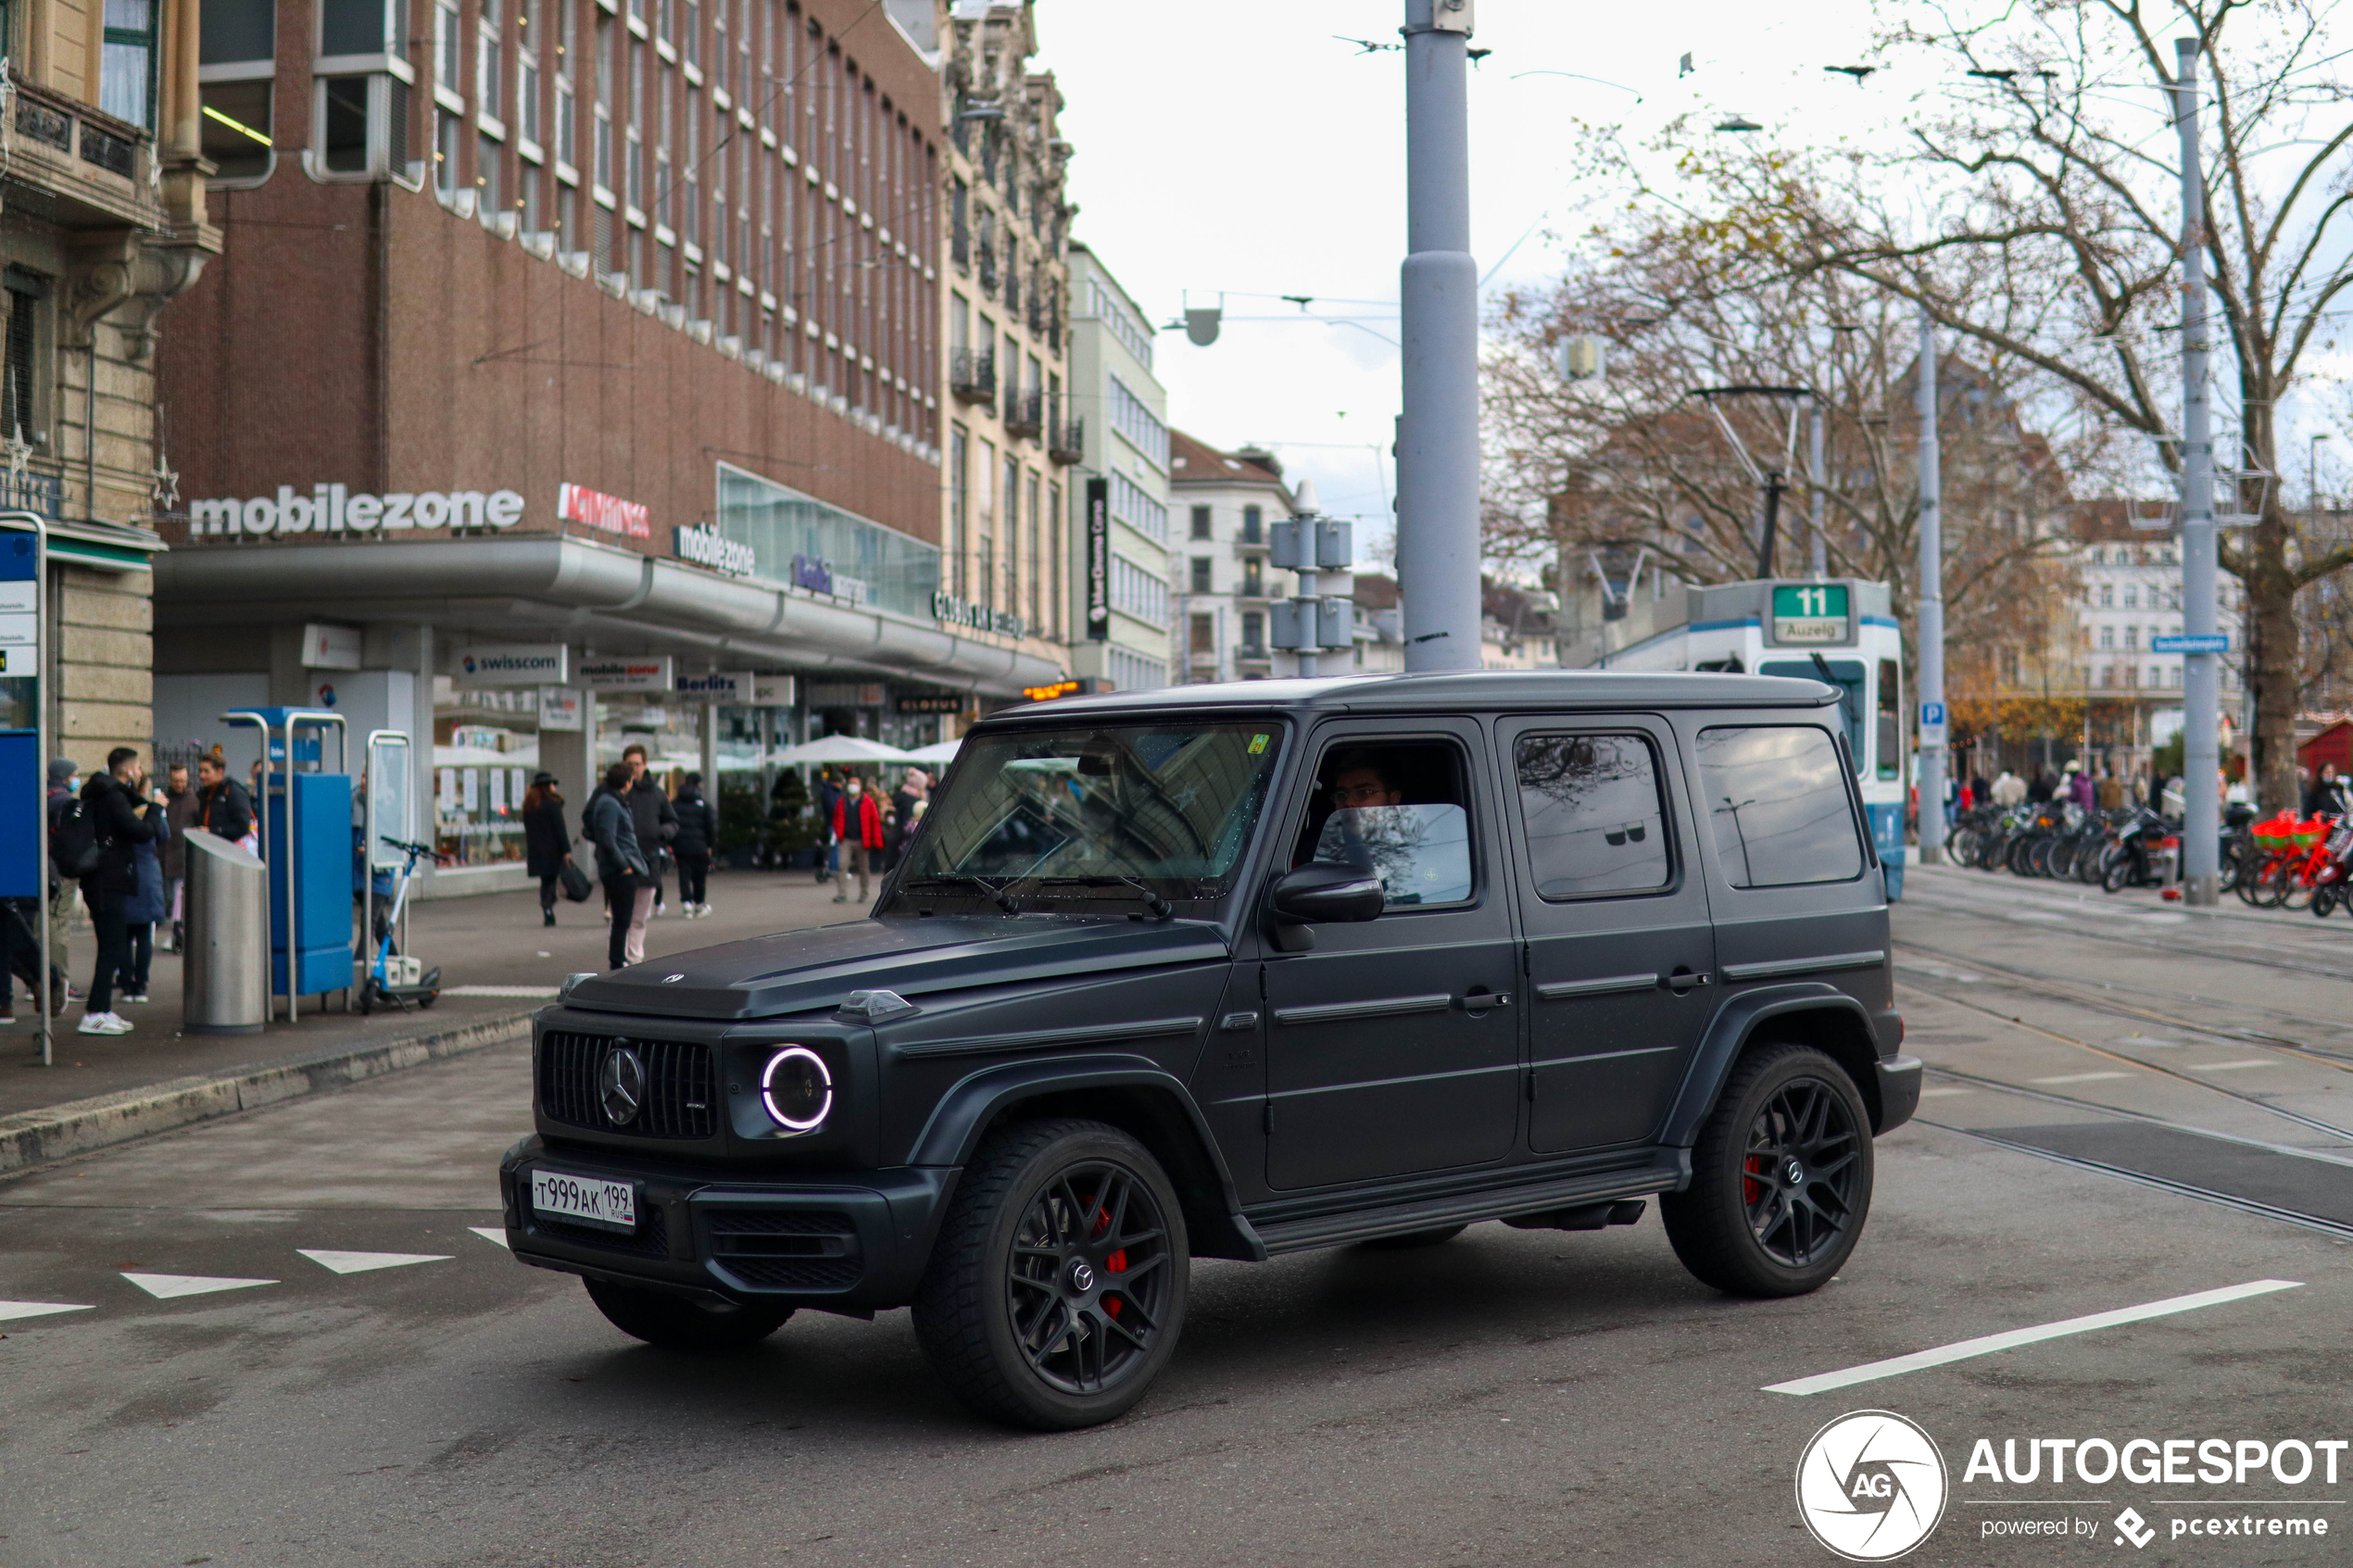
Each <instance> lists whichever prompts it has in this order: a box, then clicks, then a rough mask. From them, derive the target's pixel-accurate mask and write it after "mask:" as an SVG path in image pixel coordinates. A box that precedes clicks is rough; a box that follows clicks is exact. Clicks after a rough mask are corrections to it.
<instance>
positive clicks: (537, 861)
mask: <svg viewBox="0 0 2353 1568" xmlns="http://www.w3.org/2000/svg"><path fill="white" fill-rule="evenodd" d="M556 783H557V780H556V775H555V774H553V773H550V772H545V771H542V772H538V773H535V774H533V775H532V778H531V787H530V788H529V789H526V790H524V791H523V792H522V848H523V870H524V872H526V873H528V874H529V875H532V876H535V877H537V878H538V879H539V922H540V923H541V924H542V925H553V924H555V923H556V889H557V887H558V885H559V884H561V883H562V881H563V876H564V867H565V866H566V865H567V864H569V863H570V862H571V859H572V832H571V830H570V829H568V828H566V827H565V826H564V797H562V796H561V795H560V794H558V793H557V792H556Z"/></svg>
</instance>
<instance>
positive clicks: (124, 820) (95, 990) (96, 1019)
mask: <svg viewBox="0 0 2353 1568" xmlns="http://www.w3.org/2000/svg"><path fill="white" fill-rule="evenodd" d="M138 781H139V754H138V752H136V751H134V750H132V748H131V747H130V746H116V747H115V748H114V749H113V750H112V751H110V752H108V753H107V771H105V772H103V773H95V774H93V775H92V776H91V779H90V782H89V783H88V784H83V785H82V812H83V814H84V815H86V816H87V817H88V818H89V820H90V830H91V833H92V834H93V835H94V837H95V838H96V840H97V844H98V868H97V870H95V871H94V872H90V873H89V874H88V875H86V876H84V877H83V878H82V902H83V903H85V904H87V905H89V907H90V923H91V926H92V927H93V928H94V930H95V931H96V932H97V935H98V967H97V970H96V971H95V972H94V973H93V974H92V976H91V979H90V994H89V998H88V1000H86V1001H85V1002H83V1003H82V1024H81V1033H82V1034H84V1035H128V1034H129V1033H131V1024H130V1022H129V1021H128V1020H126V1019H124V1018H122V1017H121V1016H120V1015H119V1014H118V1013H116V1011H115V1010H114V988H115V982H116V980H117V978H118V977H119V976H120V973H121V971H122V970H123V969H124V967H125V966H126V964H127V963H128V961H129V960H130V957H131V944H130V929H129V910H130V905H131V898H132V895H133V894H135V893H137V892H138V891H139V862H138V851H137V848H136V846H138V845H142V844H149V843H152V842H154V840H155V836H156V824H155V823H153V822H149V821H148V820H147V813H148V812H149V811H151V810H154V809H156V808H155V807H154V806H153V805H152V803H150V802H148V801H145V800H142V799H141V798H140V797H139V791H138Z"/></svg>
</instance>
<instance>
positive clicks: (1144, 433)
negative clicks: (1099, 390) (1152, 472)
mask: <svg viewBox="0 0 2353 1568" xmlns="http://www.w3.org/2000/svg"><path fill="white" fill-rule="evenodd" d="M1107 379H1108V380H1109V381H1110V382H1111V425H1112V428H1113V429H1114V430H1115V431H1117V432H1119V433H1120V434H1122V435H1124V436H1126V438H1127V439H1128V442H1129V443H1130V444H1131V445H1134V446H1135V448H1136V450H1138V451H1139V452H1141V453H1142V454H1143V455H1144V460H1145V461H1147V462H1149V463H1151V465H1152V466H1153V467H1154V468H1158V469H1165V468H1167V467H1168V427H1167V426H1166V425H1165V424H1163V423H1162V422H1161V420H1160V416H1159V415H1157V414H1155V413H1153V412H1152V411H1151V408H1147V407H1146V406H1145V404H1144V400H1143V399H1142V398H1140V397H1139V396H1137V395H1135V394H1134V393H1133V392H1130V391H1129V390H1128V389H1127V383H1126V382H1123V381H1121V380H1120V379H1119V378H1118V377H1117V376H1112V377H1109V378H1107Z"/></svg>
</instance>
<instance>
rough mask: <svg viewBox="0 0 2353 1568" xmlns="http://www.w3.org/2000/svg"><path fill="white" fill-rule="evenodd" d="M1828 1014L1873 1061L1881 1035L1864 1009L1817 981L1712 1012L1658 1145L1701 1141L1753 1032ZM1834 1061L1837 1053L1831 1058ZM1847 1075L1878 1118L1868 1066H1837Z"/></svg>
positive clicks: (1744, 998) (1770, 988)
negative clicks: (1795, 1017)
mask: <svg viewBox="0 0 2353 1568" xmlns="http://www.w3.org/2000/svg"><path fill="white" fill-rule="evenodd" d="M1801 1012H1828V1013H1837V1014H1843V1015H1844V1017H1845V1018H1846V1019H1851V1020H1852V1021H1853V1025H1854V1029H1855V1031H1856V1035H1857V1037H1858V1038H1860V1039H1861V1040H1863V1041H1866V1042H1868V1043H1869V1047H1868V1048H1869V1055H1870V1056H1871V1057H1872V1058H1873V1059H1876V1058H1877V1057H1878V1055H1879V1052H1880V1046H1879V1031H1878V1030H1877V1029H1876V1028H1875V1027H1873V1022H1872V1019H1871V1015H1870V1013H1869V1011H1868V1010H1866V1009H1865V1008H1864V1006H1863V1004H1862V1003H1860V1002H1858V1001H1856V999H1855V998H1854V997H1850V996H1848V995H1847V994H1846V993H1845V992H1843V991H1842V990H1840V989H1838V988H1837V987H1836V986H1834V985H1826V984H1824V983H1823V982H1821V981H1793V982H1791V983H1789V984H1787V985H1760V986H1758V987H1756V988H1755V990H1753V991H1743V992H1742V993H1741V994H1740V995H1738V996H1736V997H1730V999H1728V1000H1727V1001H1726V1002H1725V1003H1724V1005H1723V1006H1722V1007H1720V1008H1718V1009H1717V1010H1716V1016H1715V1017H1714V1018H1712V1019H1710V1020H1709V1021H1708V1025H1707V1031H1706V1033H1705V1034H1704V1035H1701V1036H1700V1042H1699V1048H1698V1049H1697V1050H1695V1051H1693V1052H1692V1064H1691V1067H1690V1069H1689V1070H1688V1071H1687V1072H1685V1073H1684V1074H1683V1085H1682V1087H1681V1088H1680V1089H1679V1090H1678V1091H1676V1095H1675V1102H1674V1109H1673V1110H1669V1111H1668V1112H1667V1125H1666V1129H1665V1131H1663V1132H1662V1133H1661V1134H1660V1135H1659V1140H1658V1141H1659V1142H1660V1143H1662V1144H1665V1145H1667V1146H1668V1147H1670V1148H1691V1147H1692V1145H1693V1144H1696V1143H1697V1142H1698V1141H1699V1129H1700V1124H1701V1123H1704V1122H1705V1121H1706V1120H1707V1113H1708V1112H1709V1111H1710V1110H1714V1109H1715V1107H1716V1100H1717V1097H1718V1096H1719V1095H1721V1094H1722V1093H1723V1092H1724V1082H1725V1080H1726V1079H1728V1078H1730V1076H1731V1075H1732V1064H1733V1063H1734V1062H1736V1061H1738V1060H1740V1054H1741V1050H1742V1047H1744V1046H1746V1045H1747V1043H1748V1041H1749V1039H1750V1038H1751V1036H1753V1035H1755V1033H1756V1030H1757V1026H1758V1025H1760V1024H1762V1023H1765V1022H1768V1021H1769V1020H1771V1019H1775V1018H1784V1017H1787V1016H1789V1015H1790V1014H1792V1013H1801ZM1832 1055H1833V1057H1838V1056H1839V1055H1840V1053H1838V1052H1835V1051H1834V1052H1832ZM1840 1065H1841V1066H1843V1067H1844V1068H1846V1069H1847V1072H1848V1075H1849V1076H1850V1077H1852V1078H1854V1080H1855V1088H1856V1093H1858V1094H1860V1095H1861V1096H1862V1097H1863V1103H1864V1105H1865V1107H1866V1108H1867V1109H1868V1110H1869V1111H1870V1114H1871V1120H1872V1121H1873V1122H1874V1123H1876V1122H1878V1120H1879V1118H1880V1110H1879V1105H1878V1098H1879V1083H1878V1078H1877V1075H1876V1074H1875V1073H1872V1072H1871V1071H1870V1070H1869V1066H1868V1064H1859V1065H1860V1066H1861V1071H1859V1072H1858V1071H1857V1067H1858V1064H1857V1063H1856V1062H1851V1061H1845V1060H1840Z"/></svg>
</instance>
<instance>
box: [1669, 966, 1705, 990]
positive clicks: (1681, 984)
mask: <svg viewBox="0 0 2353 1568" xmlns="http://www.w3.org/2000/svg"><path fill="white" fill-rule="evenodd" d="M1706 984H1707V976H1706V975H1705V973H1700V974H1694V973H1692V972H1691V971H1690V970H1688V969H1679V970H1677V971H1676V972H1674V973H1672V974H1670V975H1668V976H1667V989H1668V990H1670V991H1672V992H1674V993H1675V994H1676V995H1677V996H1679V997H1680V996H1682V995H1683V994H1684V993H1686V992H1688V991H1692V990H1694V989H1696V988H1697V987H1699V986H1702V985H1706Z"/></svg>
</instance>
